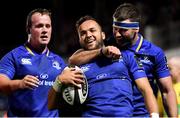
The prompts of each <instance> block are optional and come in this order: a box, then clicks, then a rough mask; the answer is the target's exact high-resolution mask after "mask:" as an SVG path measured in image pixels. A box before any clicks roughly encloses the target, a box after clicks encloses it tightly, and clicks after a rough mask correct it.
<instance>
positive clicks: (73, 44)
mask: <svg viewBox="0 0 180 118" xmlns="http://www.w3.org/2000/svg"><path fill="white" fill-rule="evenodd" d="M124 2H131V3H133V4H135V5H137V6H138V8H139V9H140V10H141V11H142V15H143V17H142V19H143V20H142V25H141V33H142V34H143V35H145V37H146V38H148V39H149V40H151V41H153V42H154V43H155V44H157V45H159V46H160V47H161V48H163V49H164V50H167V49H169V48H172V47H177V46H178V43H179V42H180V41H179V40H178V39H179V38H180V35H179V34H180V31H179V28H180V23H179V22H180V15H178V12H180V2H179V0H156V1H154V0H22V1H14V0H11V1H10V0H6V1H3V2H2V3H1V35H0V36H1V39H0V52H1V53H0V57H2V56H3V55H4V54H5V53H7V52H8V51H10V50H12V49H13V48H15V47H17V46H19V45H21V44H23V43H24V42H25V41H26V40H27V34H26V30H25V24H26V16H27V14H28V13H29V12H30V11H31V10H32V9H35V8H46V9H49V10H51V11H52V13H53V14H52V15H53V19H52V20H53V34H52V40H51V43H50V45H49V47H50V48H51V49H52V50H53V51H54V52H56V53H58V54H60V55H61V56H63V57H64V58H65V59H66V58H67V57H69V55H71V54H72V53H73V52H74V51H75V50H76V49H78V48H79V45H78V37H77V34H76V30H75V21H76V20H77V19H79V17H81V16H82V15H86V14H89V15H92V16H94V17H95V18H97V19H98V20H99V21H100V23H101V25H102V26H103V29H104V31H105V32H106V34H107V37H108V36H110V35H111V31H112V28H111V25H112V14H113V12H114V10H115V9H116V8H117V6H118V5H120V4H121V3H124ZM167 44H168V45H167Z"/></svg>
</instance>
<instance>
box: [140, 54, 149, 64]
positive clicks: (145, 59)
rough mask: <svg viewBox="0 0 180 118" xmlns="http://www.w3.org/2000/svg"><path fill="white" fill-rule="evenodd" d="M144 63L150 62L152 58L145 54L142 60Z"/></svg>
mask: <svg viewBox="0 0 180 118" xmlns="http://www.w3.org/2000/svg"><path fill="white" fill-rule="evenodd" d="M141 62H142V63H149V62H150V60H149V58H148V57H147V56H144V58H143V59H142V60H141Z"/></svg>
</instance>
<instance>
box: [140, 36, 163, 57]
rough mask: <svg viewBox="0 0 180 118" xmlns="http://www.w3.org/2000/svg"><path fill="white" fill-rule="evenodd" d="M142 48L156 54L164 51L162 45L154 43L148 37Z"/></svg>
mask: <svg viewBox="0 0 180 118" xmlns="http://www.w3.org/2000/svg"><path fill="white" fill-rule="evenodd" d="M142 48H143V49H144V50H146V51H147V52H149V53H151V54H155V55H156V54H158V53H162V52H163V50H162V48H161V47H159V46H158V45H156V44H154V43H153V42H151V41H149V40H147V39H144V41H143V45H142Z"/></svg>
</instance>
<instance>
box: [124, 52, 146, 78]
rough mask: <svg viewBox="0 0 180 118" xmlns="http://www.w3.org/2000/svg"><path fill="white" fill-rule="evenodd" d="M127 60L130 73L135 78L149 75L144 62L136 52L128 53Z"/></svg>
mask: <svg viewBox="0 0 180 118" xmlns="http://www.w3.org/2000/svg"><path fill="white" fill-rule="evenodd" d="M125 61H126V64H127V66H128V69H129V72H130V75H131V76H132V77H133V79H134V80H136V79H139V78H142V77H147V76H146V73H145V71H144V67H143V65H142V63H141V62H140V60H139V59H138V58H137V56H136V55H135V54H134V53H132V52H131V53H130V52H128V53H126V56H125Z"/></svg>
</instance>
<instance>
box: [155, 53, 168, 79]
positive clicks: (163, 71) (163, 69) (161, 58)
mask: <svg viewBox="0 0 180 118" xmlns="http://www.w3.org/2000/svg"><path fill="white" fill-rule="evenodd" d="M155 69H156V74H157V77H158V78H163V77H167V76H170V72H169V68H168V65H167V59H166V56H165V54H164V52H163V51H162V50H159V53H157V55H156V57H155Z"/></svg>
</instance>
